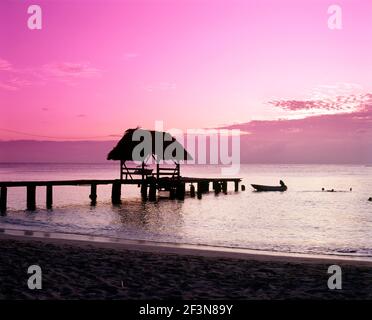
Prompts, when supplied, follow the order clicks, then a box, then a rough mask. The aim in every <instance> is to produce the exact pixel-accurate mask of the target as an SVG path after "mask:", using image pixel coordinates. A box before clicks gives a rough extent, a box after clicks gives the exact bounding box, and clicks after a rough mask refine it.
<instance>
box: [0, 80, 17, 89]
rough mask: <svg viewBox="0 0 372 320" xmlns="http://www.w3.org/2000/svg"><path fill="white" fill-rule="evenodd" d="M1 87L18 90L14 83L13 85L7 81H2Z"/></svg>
mask: <svg viewBox="0 0 372 320" xmlns="http://www.w3.org/2000/svg"><path fill="white" fill-rule="evenodd" d="M0 89H3V90H7V91H16V90H18V88H17V87H16V86H14V85H11V84H9V83H7V82H4V81H3V82H0Z"/></svg>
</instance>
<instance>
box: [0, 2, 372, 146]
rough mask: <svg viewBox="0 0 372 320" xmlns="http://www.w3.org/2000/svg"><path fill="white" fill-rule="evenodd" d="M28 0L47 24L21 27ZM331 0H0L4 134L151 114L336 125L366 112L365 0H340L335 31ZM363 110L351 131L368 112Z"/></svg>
mask: <svg viewBox="0 0 372 320" xmlns="http://www.w3.org/2000/svg"><path fill="white" fill-rule="evenodd" d="M31 4H38V5H40V6H41V8H42V10H43V11H42V13H43V21H42V22H43V25H42V30H30V29H28V27H27V19H28V17H29V14H27V8H28V6H29V5H31ZM331 4H333V2H332V1H323V0H303V1H298V0H292V1H289V0H283V1H277V0H267V1H253V0H252V1H248V0H247V1H231V0H226V1H218V0H210V1H209V0H200V1H191V0H188V1H179V0H177V1H156V0H148V1H83V0H81V1H62V0H61V1H41V0H38V1H32V2H30V1H23V0H22V1H9V0H5V1H4V0H2V1H1V2H0V21H1V22H0V23H1V28H0V140H16V139H18V140H20V139H36V140H67V139H81V140H82V139H86V140H109V139H115V138H114V137H116V136H117V135H120V134H121V133H122V132H123V130H124V129H126V128H128V127H133V126H137V125H138V126H142V127H145V128H152V127H153V126H154V121H155V120H163V121H164V123H165V126H166V127H167V128H180V129H187V128H207V127H208V128H209V127H222V126H229V125H233V124H237V123H248V124H249V123H250V121H252V120H265V121H263V122H261V123H262V124H265V125H267V124H268V123H269V124H270V123H271V124H272V123H274V122H275V121H276V120H277V119H298V118H303V117H307V116H314V115H325V116H326V117H327V118H325V119H328V121H329V123H332V121H333V119H334V118H332V117H331V118H329V115H332V114H335V113H345V112H347V113H353V112H356V113H358V112H360V111H361V110H362V111H363V110H364V111H366V108H369V106H370V102H371V95H370V93H371V92H372V81H371V75H372V63H371V62H372V61H371V60H372V25H371V20H372V1H370V0H348V1H337V4H338V5H340V6H341V8H342V19H343V20H342V23H343V25H342V27H343V28H342V30H331V29H329V28H328V25H327V20H328V17H329V14H328V13H327V9H328V7H329V6H330V5H331ZM269 120H270V121H269ZM365 120H366V121H367V122H363V123H362V124H361V125H360V127H357V128H356V129H362V128H364V127H366V124H368V123H369V124H371V112H369V111H368V114H367V116H366V118H365ZM268 126H269V125H268ZM326 126H327V123H326V124H325V127H326ZM367 127H368V126H367ZM250 129H252V127H250ZM300 129H301V128H300ZM367 129H368V128H367ZM367 129H366V130H367ZM322 132H323V131H322Z"/></svg>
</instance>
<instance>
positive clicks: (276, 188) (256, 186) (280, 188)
mask: <svg viewBox="0 0 372 320" xmlns="http://www.w3.org/2000/svg"><path fill="white" fill-rule="evenodd" d="M251 186H252V187H253V188H254V189H256V191H281V192H283V191H286V190H287V189H288V188H287V186H286V185H285V184H284V182H283V181H282V180H280V186H263V185H260V184H251Z"/></svg>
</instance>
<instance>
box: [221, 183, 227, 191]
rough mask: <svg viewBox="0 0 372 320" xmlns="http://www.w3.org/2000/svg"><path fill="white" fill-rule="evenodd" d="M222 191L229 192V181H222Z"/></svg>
mask: <svg viewBox="0 0 372 320" xmlns="http://www.w3.org/2000/svg"><path fill="white" fill-rule="evenodd" d="M222 191H223V193H227V181H222Z"/></svg>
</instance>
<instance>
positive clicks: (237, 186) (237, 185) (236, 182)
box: [234, 180, 239, 192]
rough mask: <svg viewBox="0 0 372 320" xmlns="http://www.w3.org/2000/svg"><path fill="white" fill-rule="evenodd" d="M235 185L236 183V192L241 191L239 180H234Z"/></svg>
mask: <svg viewBox="0 0 372 320" xmlns="http://www.w3.org/2000/svg"><path fill="white" fill-rule="evenodd" d="M234 185H235V189H234V190H235V192H238V191H239V180H235V181H234Z"/></svg>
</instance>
